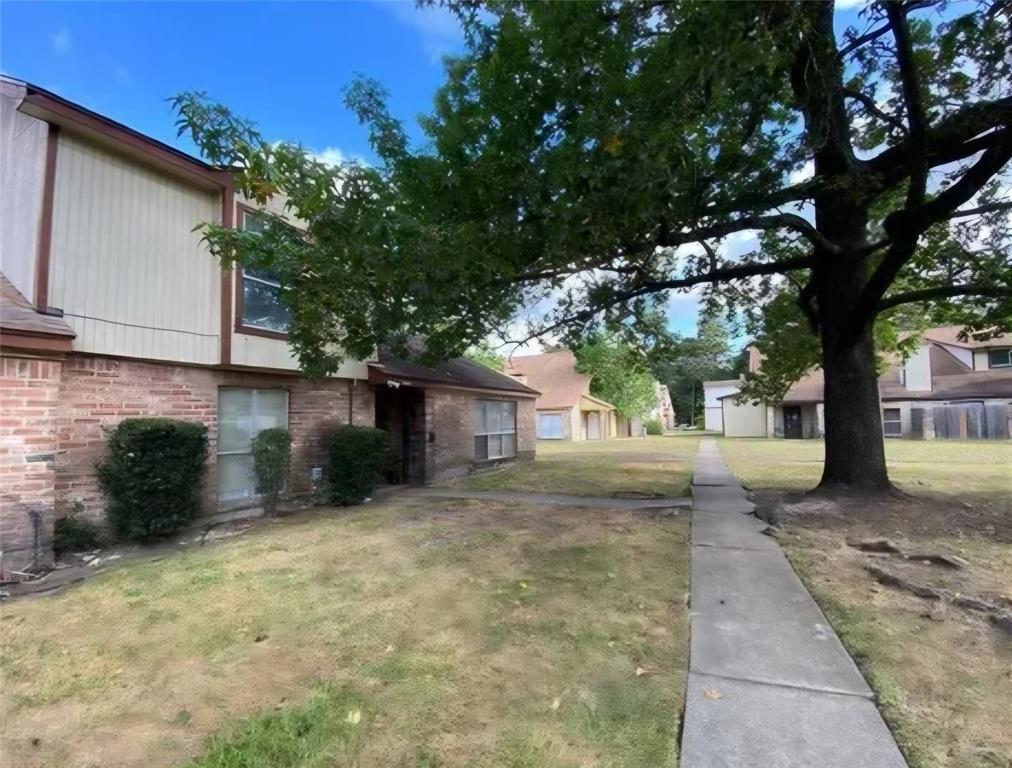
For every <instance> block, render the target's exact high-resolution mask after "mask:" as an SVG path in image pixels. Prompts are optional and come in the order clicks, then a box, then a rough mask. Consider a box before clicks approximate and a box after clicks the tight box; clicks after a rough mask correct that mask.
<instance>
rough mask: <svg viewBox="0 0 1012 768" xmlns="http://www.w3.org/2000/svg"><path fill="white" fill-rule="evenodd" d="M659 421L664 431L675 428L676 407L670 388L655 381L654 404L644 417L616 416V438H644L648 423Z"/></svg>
mask: <svg viewBox="0 0 1012 768" xmlns="http://www.w3.org/2000/svg"><path fill="white" fill-rule="evenodd" d="M648 421H657V422H660V425H661V427H662V428H664V429H674V428H675V407H674V406H673V405H672V404H671V395H670V394H669V392H668V388H667V387H666V386H665V385H664V384H661V383H660V382H659V381H654V404H653V405H652V406H651V408H650V410H649V411H647V413H646V414H645V415H643V416H631V417H625V416H619V415H618V414H617V412H616V415H615V435H616V437H643V436H644V435H645V434H646V422H648Z"/></svg>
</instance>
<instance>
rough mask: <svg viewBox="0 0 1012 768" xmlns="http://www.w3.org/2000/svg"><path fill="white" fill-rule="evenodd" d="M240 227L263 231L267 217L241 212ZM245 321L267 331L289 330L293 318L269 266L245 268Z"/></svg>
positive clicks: (243, 290) (243, 293)
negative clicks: (282, 299)
mask: <svg viewBox="0 0 1012 768" xmlns="http://www.w3.org/2000/svg"><path fill="white" fill-rule="evenodd" d="M239 222H240V229H242V230H244V231H246V232H253V233H255V234H261V233H262V232H263V231H264V225H265V224H266V219H265V218H264V217H263V216H260V215H258V214H256V213H253V212H251V211H241V212H240V220H239ZM241 275H242V324H243V325H244V326H248V327H250V328H259V329H260V330H264V331H274V332H277V333H286V332H287V331H288V326H289V325H290V324H291V321H292V317H291V313H290V312H289V311H288V307H286V306H285V305H284V303H283V302H282V301H281V281H280V279H279V278H278V275H277V273H275V272H274V271H272V270H268V269H251V268H249V267H243V268H242V270H241Z"/></svg>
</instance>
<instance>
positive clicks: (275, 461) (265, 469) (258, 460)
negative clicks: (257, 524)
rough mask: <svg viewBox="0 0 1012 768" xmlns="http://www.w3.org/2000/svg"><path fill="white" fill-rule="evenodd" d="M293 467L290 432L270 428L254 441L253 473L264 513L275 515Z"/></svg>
mask: <svg viewBox="0 0 1012 768" xmlns="http://www.w3.org/2000/svg"><path fill="white" fill-rule="evenodd" d="M291 468H292V436H291V434H290V433H289V432H288V430H287V429H283V428H282V427H271V428H270V429H264V430H262V431H261V432H259V433H258V434H257V436H256V437H254V438H253V472H254V474H255V475H256V480H257V492H258V493H260V494H262V496H263V505H264V513H265V514H267V515H274V513H275V512H276V511H277V508H278V499H279V498H280V497H281V492H282V491H283V490H284V489H285V486H286V485H287V484H288V477H289V474H290V473H291Z"/></svg>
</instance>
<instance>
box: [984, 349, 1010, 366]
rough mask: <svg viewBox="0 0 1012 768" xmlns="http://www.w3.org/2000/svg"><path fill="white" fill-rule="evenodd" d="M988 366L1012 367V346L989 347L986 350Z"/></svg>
mask: <svg viewBox="0 0 1012 768" xmlns="http://www.w3.org/2000/svg"><path fill="white" fill-rule="evenodd" d="M987 367H988V368H1012V347H1010V348H1009V349H989V350H988V351H987Z"/></svg>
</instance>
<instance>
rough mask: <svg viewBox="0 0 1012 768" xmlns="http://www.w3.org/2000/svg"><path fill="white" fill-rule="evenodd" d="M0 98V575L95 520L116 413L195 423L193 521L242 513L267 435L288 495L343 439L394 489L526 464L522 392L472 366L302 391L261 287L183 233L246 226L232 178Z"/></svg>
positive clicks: (270, 294) (402, 368) (391, 369)
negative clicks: (338, 435) (197, 487)
mask: <svg viewBox="0 0 1012 768" xmlns="http://www.w3.org/2000/svg"><path fill="white" fill-rule="evenodd" d="M0 88H2V90H0V131H2V135H0V172H2V177H0V215H2V226H0V237H2V240H0V248H2V250H0V254H2V260H3V261H2V268H3V274H4V275H5V277H4V279H3V281H2V285H0V287H2V312H0V358H2V359H0V366H2V378H0V391H2V393H3V395H2V396H3V412H2V421H0V478H2V486H0V504H2V510H0V536H2V543H0V548H2V558H3V563H2V565H3V566H4V567H6V568H16V567H18V566H19V565H23V564H24V563H25V562H27V561H30V560H31V550H32V549H33V539H34V538H35V537H36V535H38V536H39V538H40V541H41V544H42V545H43V546H45V545H46V544H47V543H48V539H49V536H50V534H51V531H52V525H53V520H54V516H55V515H63V514H65V512H66V510H68V509H70V508H71V507H72V506H77V505H78V504H79V505H80V506H81V508H83V510H84V513H85V514H87V515H88V516H91V517H94V518H101V516H102V514H103V510H104V499H103V498H102V494H101V492H100V489H99V487H98V483H97V480H96V476H95V463H96V461H98V460H99V459H101V457H102V456H103V454H104V449H105V440H106V434H105V429H106V428H107V427H110V426H112V425H115V424H116V423H118V422H119V421H120V420H122V419H124V418H129V417H139V416H167V417H171V418H175V419H184V420H190V421H200V422H203V423H205V424H207V426H208V427H209V438H210V454H211V455H210V459H209V461H208V473H207V484H206V488H205V493H204V500H205V503H204V507H205V509H206V510H208V511H211V510H214V509H217V508H221V507H229V506H239V505H247V506H248V505H250V504H253V503H255V501H256V494H255V488H254V481H253V478H252V476H251V471H250V470H251V465H252V459H251V455H250V441H251V439H252V437H253V436H254V435H255V434H256V433H257V432H258V431H260V430H262V429H264V428H267V427H272V426H281V427H287V428H288V429H289V430H290V432H291V434H292V475H291V478H290V482H289V486H290V488H291V489H292V490H293V491H295V492H300V491H309V490H312V489H313V488H314V487H316V486H318V484H319V483H321V482H322V481H323V480H324V479H325V478H324V473H325V472H326V467H327V455H326V454H327V450H326V440H327V437H328V436H329V434H330V433H331V432H332V431H333V430H334V429H335V428H336V427H338V426H341V425H345V424H356V425H368V426H373V425H379V426H381V427H386V428H387V429H388V432H389V433H390V436H391V444H392V447H393V453H394V455H395V456H396V457H397V458H396V460H395V463H394V464H393V465H392V466H391V472H390V476H391V479H394V480H410V481H413V482H422V481H424V480H427V479H430V478H435V477H439V476H441V475H446V474H456V473H460V472H462V471H466V470H467V469H468V468H469V467H470V466H471V465H473V464H482V463H486V462H495V461H500V460H503V459H508V458H512V457H516V456H532V455H533V453H534V450H535V444H536V443H535V416H534V400H535V398H536V397H537V394H538V393H537V391H536V390H534V389H532V388H530V387H527V386H524V385H523V384H522V383H520V382H517V381H516V380H515V379H513V378H510V377H508V376H505V375H501V374H498V373H495V372H494V371H488V370H487V369H484V368H482V367H481V366H475V365H474V364H472V363H469V362H466V361H459V360H458V361H452V362H449V363H445V364H443V365H441V366H433V367H431V368H428V367H424V366H417V365H414V364H409V363H405V362H404V361H398V360H396V359H395V358H390V357H387V356H384V355H381V356H379V357H378V358H375V359H372V360H348V361H346V362H345V363H344V364H343V365H342V366H341V368H340V370H338V371H337V372H336V374H335V375H333V376H331V377H328V378H325V379H317V380H312V379H307V378H305V377H303V376H301V375H300V373H299V370H298V362H297V360H296V359H295V357H294V356H293V354H292V351H291V349H290V347H289V345H288V341H287V333H286V330H287V326H288V315H287V312H286V309H285V307H284V305H283V304H282V303H281V302H280V300H279V296H280V288H279V285H278V282H277V280H276V279H275V278H274V276H273V275H271V274H270V273H269V272H263V271H256V272H254V271H252V270H243V269H242V268H235V269H223V268H222V267H221V266H220V264H219V263H218V261H217V260H216V259H215V258H214V257H213V256H211V255H210V253H209V252H208V250H207V248H206V247H205V245H204V244H203V243H202V242H201V235H200V233H199V231H195V228H196V227H198V225H200V224H201V223H203V222H208V221H213V222H217V223H220V224H223V225H225V226H234V227H237V228H245V229H254V230H255V229H256V227H257V226H258V212H257V210H256V207H255V206H254V205H252V204H251V203H249V201H245V200H237V199H236V195H235V193H234V191H233V186H232V180H231V178H230V176H229V174H227V173H225V172H223V171H222V170H219V169H216V168H213V167H211V166H209V165H207V164H205V163H203V162H201V161H199V160H197V159H195V158H193V157H190V156H189V155H186V154H185V153H182V152H179V151H177V150H175V149H173V148H171V147H169V146H167V145H165V144H162V143H160V142H158V141H155V140H153V139H151V138H148V137H147V136H144V135H142V134H140V133H137V132H136V131H133V130H131V129H129V128H127V127H126V126H123V125H121V124H119V123H116V122H114V121H112V120H109V119H108V118H105V117H103V116H102V115H99V114H96V113H94V112H91V111H89V110H87V109H84V108H82V107H80V106H78V105H76V104H73V103H71V102H68V101H66V100H64V99H62V98H60V97H59V96H56V95H55V94H52V93H49V92H47V91H44V90H42V89H40V88H36V87H34V86H31V85H28V84H25V83H22V82H19V81H14V80H10V79H7V78H4V79H3V80H2V85H0ZM271 207H272V210H273V211H274V212H276V213H283V211H281V210H280V207H279V205H278V203H277V201H274V203H273V205H272V206H271ZM293 224H294V225H295V226H298V222H293ZM398 462H399V465H398Z"/></svg>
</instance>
